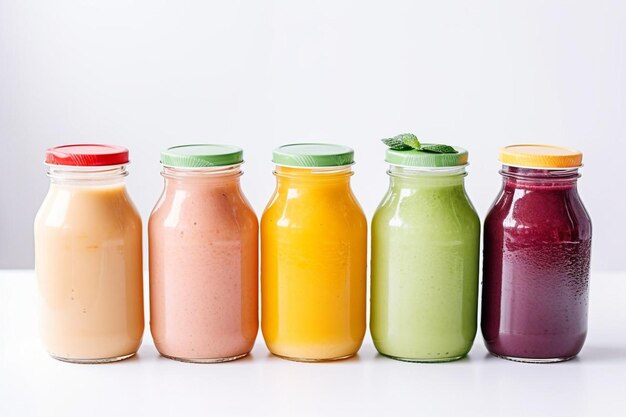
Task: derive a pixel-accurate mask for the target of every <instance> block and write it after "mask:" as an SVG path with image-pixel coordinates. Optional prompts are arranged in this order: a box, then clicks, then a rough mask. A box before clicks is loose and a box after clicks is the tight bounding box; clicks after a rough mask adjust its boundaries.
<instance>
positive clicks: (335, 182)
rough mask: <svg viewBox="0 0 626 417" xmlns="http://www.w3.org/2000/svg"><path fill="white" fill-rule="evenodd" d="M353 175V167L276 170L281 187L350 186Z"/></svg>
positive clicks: (278, 168) (275, 173)
mask: <svg viewBox="0 0 626 417" xmlns="http://www.w3.org/2000/svg"><path fill="white" fill-rule="evenodd" d="M352 174H353V172H352V166H351V165H347V166H338V167H315V168H309V167H306V168H305V167H297V168H294V167H285V166H277V167H276V169H275V170H274V175H275V176H276V182H277V184H278V186H279V187H281V186H285V185H286V186H293V185H303V186H305V185H306V186H312V187H325V186H348V185H349V184H350V177H351V176H352Z"/></svg>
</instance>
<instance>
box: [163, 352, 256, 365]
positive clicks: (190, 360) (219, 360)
mask: <svg viewBox="0 0 626 417" xmlns="http://www.w3.org/2000/svg"><path fill="white" fill-rule="evenodd" d="M161 356H163V357H164V358H167V359H172V360H174V361H178V362H187V363H222V362H232V361H236V360H237V359H241V358H243V357H246V356H248V352H246V353H243V354H241V355H236V356H228V357H226V358H207V359H203V358H180V357H178V356H171V355H164V354H162V353H161Z"/></svg>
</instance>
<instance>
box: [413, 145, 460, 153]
mask: <svg viewBox="0 0 626 417" xmlns="http://www.w3.org/2000/svg"><path fill="white" fill-rule="evenodd" d="M420 151H424V152H433V153H458V152H457V151H456V150H455V149H454V148H453V147H452V146H448V145H424V146H422V147H421V148H420Z"/></svg>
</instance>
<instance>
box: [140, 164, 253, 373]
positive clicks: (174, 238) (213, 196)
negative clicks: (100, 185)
mask: <svg viewBox="0 0 626 417" xmlns="http://www.w3.org/2000/svg"><path fill="white" fill-rule="evenodd" d="M240 175H241V171H240V170H239V168H238V167H237V168H236V169H235V170H233V169H226V170H225V172H224V173H218V174H211V175H202V174H201V173H200V174H197V173H196V174H193V173H189V171H187V173H181V171H179V170H177V169H173V168H164V177H165V190H164V192H163V195H162V196H161V198H160V200H159V201H158V203H157V205H156V207H155V208H154V210H153V212H152V215H151V216H150V221H149V226H148V228H149V230H148V232H149V249H150V328H151V330H152V336H153V338H154V342H155V345H156V347H157V349H158V350H159V352H160V353H161V354H162V355H164V356H167V357H171V358H174V359H180V360H186V361H198V362H219V361H224V360H230V359H236V358H238V357H241V356H243V355H246V354H247V353H248V352H250V350H251V349H252V346H253V344H254V341H255V338H256V335H257V330H258V295H257V294H258V283H257V281H258V221H257V218H256V215H255V214H254V212H253V210H252V208H251V207H250V204H249V203H248V201H247V200H246V198H245V197H244V196H243V194H242V192H241V189H240V187H239V176H240Z"/></svg>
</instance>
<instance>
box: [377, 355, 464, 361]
mask: <svg viewBox="0 0 626 417" xmlns="http://www.w3.org/2000/svg"><path fill="white" fill-rule="evenodd" d="M380 354H381V355H383V356H384V357H386V358H389V359H393V360H396V361H402V362H413V363H442V362H454V361H458V360H459V359H463V358H464V357H465V356H467V355H459V356H451V357H447V358H403V357H400V356H393V355H387V354H386V353H380Z"/></svg>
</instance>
